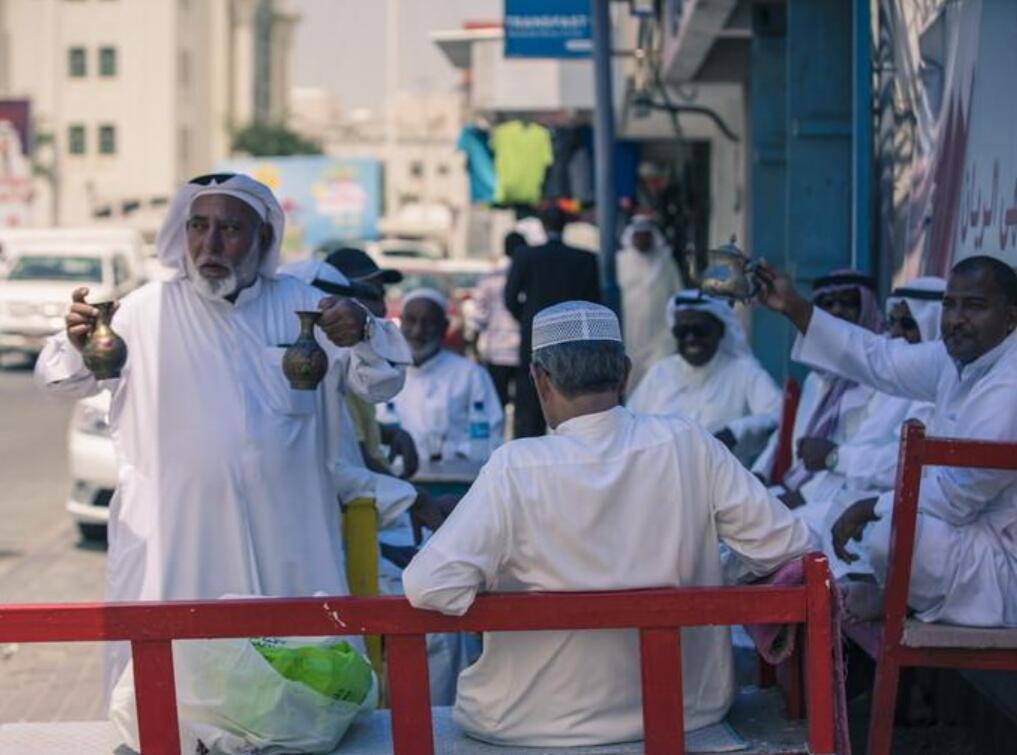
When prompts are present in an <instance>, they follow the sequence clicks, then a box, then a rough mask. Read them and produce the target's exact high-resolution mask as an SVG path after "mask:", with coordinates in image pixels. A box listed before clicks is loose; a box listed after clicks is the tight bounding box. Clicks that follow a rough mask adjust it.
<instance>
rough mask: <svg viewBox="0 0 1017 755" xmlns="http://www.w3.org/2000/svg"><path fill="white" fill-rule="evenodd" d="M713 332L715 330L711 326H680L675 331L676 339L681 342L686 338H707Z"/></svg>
mask: <svg viewBox="0 0 1017 755" xmlns="http://www.w3.org/2000/svg"><path fill="white" fill-rule="evenodd" d="M712 332H713V328H712V327H710V326H709V325H698V324H693V325H678V326H676V327H675V329H674V337H675V338H677V339H679V340H681V339H683V338H685V337H686V336H692V337H693V338H706V337H707V336H709V335H710V334H711V333H712Z"/></svg>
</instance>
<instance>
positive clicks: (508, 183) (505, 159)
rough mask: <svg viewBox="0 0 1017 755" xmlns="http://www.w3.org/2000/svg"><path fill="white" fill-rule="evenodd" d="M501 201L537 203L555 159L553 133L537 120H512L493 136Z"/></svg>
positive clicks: (499, 127)
mask: <svg viewBox="0 0 1017 755" xmlns="http://www.w3.org/2000/svg"><path fill="white" fill-rule="evenodd" d="M491 146H492V147H493V148H494V167H495V170H496V172H497V174H498V186H497V189H496V191H495V195H494V201H495V202H498V203H499V204H537V202H539V201H540V197H541V189H542V188H543V186H544V174H545V173H546V172H547V168H548V166H549V165H550V164H551V163H552V162H553V160H554V151H553V150H552V148H551V134H550V132H549V131H548V130H547V129H546V128H544V127H543V126H540V125H538V124H536V123H524V122H523V121H509V122H507V123H503V124H501V125H500V126H498V127H497V128H495V130H494V133H493V134H492V135H491Z"/></svg>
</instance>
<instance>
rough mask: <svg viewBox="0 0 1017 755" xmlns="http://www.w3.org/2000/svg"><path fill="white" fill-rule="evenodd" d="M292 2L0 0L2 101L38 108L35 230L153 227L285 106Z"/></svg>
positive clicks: (278, 117) (35, 114)
mask: <svg viewBox="0 0 1017 755" xmlns="http://www.w3.org/2000/svg"><path fill="white" fill-rule="evenodd" d="M297 20H298V17H297V16H296V15H295V14H293V13H292V12H290V11H289V9H288V5H287V2H286V0H0V40H2V41H0V69H2V71H3V73H2V74H0V97H27V98H29V99H30V100H31V102H32V108H33V119H34V123H35V130H36V133H37V134H46V135H51V136H52V145H51V146H48V147H45V148H42V149H40V152H39V154H38V155H37V156H36V160H37V161H38V162H40V163H42V164H43V165H46V166H47V167H48V168H49V169H50V172H51V175H52V179H51V180H46V179H40V181H39V185H38V187H37V192H36V196H37V200H36V202H35V207H34V220H35V223H36V224H37V225H81V224H96V223H103V222H115V223H117V224H118V225H132V226H134V227H138V228H139V229H140V230H142V231H145V232H147V233H151V232H152V231H153V230H154V228H155V227H156V225H157V223H158V220H159V217H160V216H161V214H162V209H163V208H164V206H165V203H166V201H167V198H168V197H169V196H170V194H171V192H172V190H173V188H174V186H176V185H177V184H178V183H179V182H181V181H182V180H184V179H185V178H187V177H188V176H193V175H195V174H199V173H202V172H207V171H208V170H210V169H211V167H212V166H213V165H214V164H215V163H216V162H217V161H218V160H221V159H222V158H224V157H226V156H227V155H228V154H229V149H230V141H231V137H232V134H233V132H234V131H235V130H236V129H237V128H240V127H242V126H244V125H247V124H248V123H250V122H252V121H253V120H255V119H261V120H278V121H282V120H283V119H284V118H285V116H286V111H287V107H288V92H289V89H290V86H289V63H288V61H289V57H290V39H291V29H292V27H293V25H294V24H295V23H296V22H297Z"/></svg>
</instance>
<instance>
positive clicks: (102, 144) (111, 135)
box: [99, 124, 117, 155]
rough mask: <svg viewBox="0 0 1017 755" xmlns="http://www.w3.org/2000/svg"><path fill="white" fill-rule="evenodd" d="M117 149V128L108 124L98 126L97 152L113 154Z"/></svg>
mask: <svg viewBox="0 0 1017 755" xmlns="http://www.w3.org/2000/svg"><path fill="white" fill-rule="evenodd" d="M116 151H117V129H116V126H111V125H109V124H107V125H104V126H99V154H100V155H115V154H116Z"/></svg>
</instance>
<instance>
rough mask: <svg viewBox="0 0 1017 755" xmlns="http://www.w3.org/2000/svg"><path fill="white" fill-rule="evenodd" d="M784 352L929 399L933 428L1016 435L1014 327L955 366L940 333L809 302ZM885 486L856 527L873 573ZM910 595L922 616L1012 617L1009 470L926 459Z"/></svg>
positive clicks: (882, 535) (1016, 591)
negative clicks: (925, 335) (894, 331)
mask: <svg viewBox="0 0 1017 755" xmlns="http://www.w3.org/2000/svg"><path fill="white" fill-rule="evenodd" d="M792 357H793V358H794V359H796V360H798V361H801V362H805V363H807V364H810V365H812V366H814V367H818V368H821V369H825V370H831V371H836V372H838V373H840V374H841V375H843V376H844V377H847V378H849V379H851V380H857V381H860V382H864V383H867V384H869V385H872V386H874V387H875V388H877V389H879V390H881V391H886V392H889V393H893V394H895V395H898V396H900V397H902V398H908V399H912V400H917V401H927V402H928V401H932V402H935V410H934V412H933V414H932V417H931V419H930V420H929V424H928V432H929V434H930V435H934V436H946V437H955V438H970V439H977V440H990V441H1006V442H1014V441H1017V401H1015V400H1014V399H1015V397H1017V334H1011V335H1010V336H1008V337H1007V338H1006V339H1005V340H1004V341H1003V342H1002V343H1001V344H999V345H998V346H997V347H996V348H995V349H993V350H992V351H990V352H988V353H986V354H983V355H982V356H981V357H980V358H979V359H977V360H976V361H974V362H972V363H971V364H968V365H964V366H960V365H958V364H957V363H955V362H954V361H953V360H952V359H951V358H950V356H949V354H947V352H946V348H945V347H944V345H943V343H942V342H940V341H937V342H932V343H922V344H915V345H911V344H907V343H904V342H902V341H900V340H889V339H886V338H883V337H880V336H874V335H872V334H870V333H868V332H867V331H864V330H862V329H861V328H858V327H854V326H851V325H849V324H847V323H844V322H842V321H840V320H837V319H835V318H833V317H831V316H830V315H828V314H826V313H825V312H822V311H820V310H819V309H816V310H815V311H814V313H813V316H812V321H811V323H810V324H809V329H808V332H807V333H806V335H805V336H804V337H800V338H799V339H798V340H797V341H796V342H795V346H794V350H793V352H792ZM892 503H893V493H892V492H889V493H884V494H883V495H881V496H880V498H879V502H878V504H877V507H876V512H877V514H879V515H880V516H881V517H882V518H881V519H880V520H879V521H878V522H876V523H874V524H870V525H869V526H868V527H867V528H866V530H865V536H864V539H863V541H862V545H861V549H864V550H865V551H866V552H867V554H868V556H869V559H870V560H871V562H872V565H873V567H874V569H875V571H876V574H877V576H880V577H882V576H883V575H884V574H885V570H886V559H887V549H888V546H889V532H890V521H891V509H892ZM909 603H910V605H911V606H912V607H913V608H914V609H916V610H917V611H918V612H919V613H918V617H919V618H920V619H922V620H924V621H945V622H949V623H954V624H969V625H977V626H998V625H1003V624H1005V625H1008V626H1015V625H1017V473H1015V472H1005V471H999V470H974V469H963V468H948V467H930V468H927V469H926V470H925V473H924V475H923V477H922V487H921V497H920V499H919V516H918V531H917V535H916V538H915V555H914V561H913V565H912V571H911V590H910V596H909Z"/></svg>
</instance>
